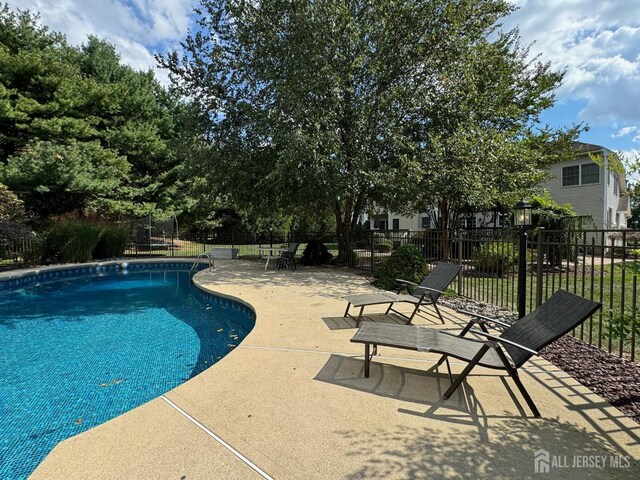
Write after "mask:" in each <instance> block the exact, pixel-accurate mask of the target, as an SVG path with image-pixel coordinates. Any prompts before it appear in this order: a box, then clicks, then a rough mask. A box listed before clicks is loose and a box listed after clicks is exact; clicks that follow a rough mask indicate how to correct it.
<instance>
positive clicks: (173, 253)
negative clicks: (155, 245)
mask: <svg viewBox="0 0 640 480" xmlns="http://www.w3.org/2000/svg"><path fill="white" fill-rule="evenodd" d="M169 248H171V257H173V256H174V255H175V251H176V242H175V232H174V231H173V229H171V245H170V246H169Z"/></svg>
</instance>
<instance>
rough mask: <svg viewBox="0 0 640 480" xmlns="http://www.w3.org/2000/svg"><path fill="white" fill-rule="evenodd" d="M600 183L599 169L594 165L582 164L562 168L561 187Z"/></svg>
mask: <svg viewBox="0 0 640 480" xmlns="http://www.w3.org/2000/svg"><path fill="white" fill-rule="evenodd" d="M599 182H600V167H599V166H598V165H596V164H595V163H583V164H582V165H572V166H571V167H562V186H563V187H572V186H576V185H591V184H594V183H599Z"/></svg>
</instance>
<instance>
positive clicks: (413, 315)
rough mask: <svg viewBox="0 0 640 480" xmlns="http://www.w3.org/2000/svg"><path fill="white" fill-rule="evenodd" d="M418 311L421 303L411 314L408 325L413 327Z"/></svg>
mask: <svg viewBox="0 0 640 480" xmlns="http://www.w3.org/2000/svg"><path fill="white" fill-rule="evenodd" d="M418 310H420V302H418V303H416V308H414V309H413V312H411V315H409V317H408V321H407V325H411V322H412V321H413V317H415V316H416V313H418Z"/></svg>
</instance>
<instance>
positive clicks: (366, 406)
mask: <svg viewBox="0 0 640 480" xmlns="http://www.w3.org/2000/svg"><path fill="white" fill-rule="evenodd" d="M194 280H195V282H196V283H197V284H198V285H199V286H200V287H201V288H204V289H206V290H210V291H212V292H215V293H219V294H222V295H228V296H232V297H235V298H238V299H239V300H241V301H243V302H246V303H248V304H250V305H251V306H252V307H253V308H254V309H255V312H256V316H257V320H256V326H255V328H254V329H253V330H252V332H251V333H250V334H249V335H248V336H247V338H246V339H245V340H244V341H243V342H242V343H241V344H240V345H239V346H238V347H236V348H235V349H234V351H233V352H231V353H230V354H229V355H227V356H226V357H224V358H223V359H222V360H221V361H220V362H218V363H217V364H216V365H214V366H213V367H211V368H209V369H208V370H206V371H205V372H203V373H202V374H200V375H198V376H197V377H195V378H193V379H191V380H189V381H188V382H186V383H184V384H182V385H180V386H179V387H177V388H175V389H173V390H171V391H170V392H168V393H166V394H165V395H164V396H163V397H161V398H157V399H155V400H153V401H151V402H148V403H146V404H144V405H142V406H141V407H138V408H136V409H134V410H132V411H130V412H128V413H125V414H124V415H121V416H120V417H117V418H115V419H113V420H111V421H109V422H107V423H105V424H102V425H100V426H98V427H95V428H93V429H91V430H89V431H87V432H84V433H82V434H80V435H77V436H75V437H72V438H69V439H67V440H65V441H63V442H61V443H60V444H59V445H58V446H57V447H56V448H55V449H54V450H53V451H52V452H51V453H50V454H49V456H48V457H47V458H46V459H45V460H44V461H43V462H42V463H41V464H40V466H39V467H38V468H37V469H36V471H35V472H34V473H33V475H32V476H31V478H34V479H41V478H42V479H57V478H60V479H63V478H64V479H73V478H78V479H93V478H96V479H97V478H137V479H145V478H150V479H151V478H167V479H169V478H173V479H212V478H224V479H226V478H229V479H235V478H238V479H243V478H258V479H259V478H269V477H272V478H278V479H280V478H282V479H310V478H313V479H333V478H345V479H359V478H385V479H386V478H406V479H412V478H425V479H427V478H429V479H433V478H450V479H466V478H505V479H506V478H514V479H515V478H518V479H520V478H576V479H578V478H580V479H583V478H638V477H639V476H640V464H639V463H638V461H639V459H640V425H638V424H637V423H635V422H633V421H632V420H631V419H629V418H628V417H626V416H624V415H623V414H622V413H621V412H620V411H618V410H617V409H615V408H614V407H612V406H610V405H609V404H608V403H606V402H605V401H604V400H603V399H602V398H601V397H599V396H597V395H596V394H594V393H592V392H590V391H589V390H588V389H586V388H585V387H583V386H581V385H580V384H579V383H578V382H577V381H575V380H574V379H573V378H571V377H570V376H568V375H567V374H566V373H564V372H562V371H561V370H559V369H558V368H556V367H554V366H553V365H551V364H549V363H548V362H546V361H545V360H543V359H541V358H535V359H534V360H533V361H531V362H529V363H528V364H527V365H526V373H525V372H523V374H522V377H523V382H524V383H525V386H526V387H527V389H528V390H529V392H530V394H531V396H532V398H533V400H534V401H535V402H536V403H537V404H538V407H539V409H540V412H541V414H542V418H541V419H534V418H532V417H531V413H530V412H529V410H528V408H527V406H526V404H525V403H524V401H523V399H522V398H521V397H520V394H519V392H517V390H516V389H515V387H514V386H513V385H512V383H511V381H510V380H506V381H505V380H504V377H503V376H502V375H500V374H499V373H498V372H496V371H492V370H484V369H477V370H475V371H474V373H473V374H472V375H471V376H470V377H469V379H468V381H467V382H466V383H465V384H464V388H461V389H459V390H458V391H457V392H456V394H454V395H453V396H452V398H451V399H449V400H448V401H442V400H440V395H441V394H442V392H443V391H444V390H446V388H447V387H448V385H449V380H448V377H447V375H446V370H445V369H443V368H441V369H440V371H434V370H433V369H432V368H431V367H432V366H433V365H434V363H435V361H436V360H437V359H438V356H436V355H433V354H426V353H418V352H409V351H404V350H398V349H391V348H383V347H381V348H380V349H379V356H377V357H375V358H374V361H373V363H372V369H371V377H370V378H368V379H366V378H364V376H363V366H364V361H363V351H364V348H363V346H362V345H359V344H352V343H350V342H349V339H350V338H351V337H352V336H353V334H354V333H355V329H354V328H353V322H349V321H346V320H345V319H343V318H341V316H342V314H343V313H344V308H345V306H346V303H345V302H344V301H343V300H341V297H342V296H343V295H346V294H349V293H366V292H370V291H373V290H374V289H373V288H372V287H371V286H369V285H368V283H367V281H366V279H365V278H364V277H362V276H359V275H357V274H355V273H354V272H352V271H349V270H343V269H332V268H326V269H324V268H317V269H312V268H301V269H299V270H298V271H297V272H291V271H280V272H278V271H274V270H268V271H266V272H265V271H264V269H263V265H262V264H259V263H257V262H250V261H243V260H226V261H224V260H220V261H219V260H216V269H215V270H214V271H213V272H208V271H202V272H199V273H198V274H196V276H195V277H194ZM382 311H384V308H383V307H380V308H377V309H376V308H375V307H372V308H371V310H370V312H382ZM365 313H366V311H365ZM447 313H448V315H447V316H448V317H449V318H451V321H450V323H448V324H447V325H445V326H439V327H438V326H437V325H436V324H435V323H431V322H430V321H429V320H428V319H424V318H416V320H415V322H414V323H416V324H424V325H432V326H435V327H436V328H459V325H460V323H462V322H463V321H464V320H461V319H455V317H454V316H453V314H452V312H451V311H447ZM370 317H371V319H372V320H374V321H389V319H388V318H386V317H384V316H381V315H375V314H372V315H370ZM452 368H453V371H454V374H455V373H456V372H459V371H460V370H461V369H462V363H458V362H452ZM540 449H544V450H547V451H548V452H549V453H550V455H551V456H552V461H556V463H557V462H558V461H561V462H566V465H567V466H566V467H563V468H554V467H553V465H552V466H551V469H550V473H549V474H545V475H541V474H536V473H534V452H536V451H537V450H540ZM234 452H235V453H234ZM595 455H597V456H600V457H602V456H606V459H605V460H604V461H605V462H608V463H607V466H608V468H605V469H599V468H596V467H593V468H580V467H579V466H576V467H573V462H574V456H580V458H583V456H595ZM609 455H613V456H614V458H615V459H619V460H620V461H621V463H622V465H626V461H627V460H629V462H630V466H629V467H628V468H610V467H611V459H610V457H609ZM619 456H622V457H628V458H627V459H625V458H622V459H620V458H619ZM580 458H578V461H582V460H580ZM588 458H595V457H588ZM554 459H555V460H554ZM587 461H589V460H587ZM591 461H593V460H591ZM564 464H565V463H563V465H564Z"/></svg>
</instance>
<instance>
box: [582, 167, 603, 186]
mask: <svg viewBox="0 0 640 480" xmlns="http://www.w3.org/2000/svg"><path fill="white" fill-rule="evenodd" d="M580 170H581V172H580V174H581V175H580V184H581V185H588V184H591V183H599V182H600V167H599V166H598V165H596V164H595V163H585V164H583V165H580Z"/></svg>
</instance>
